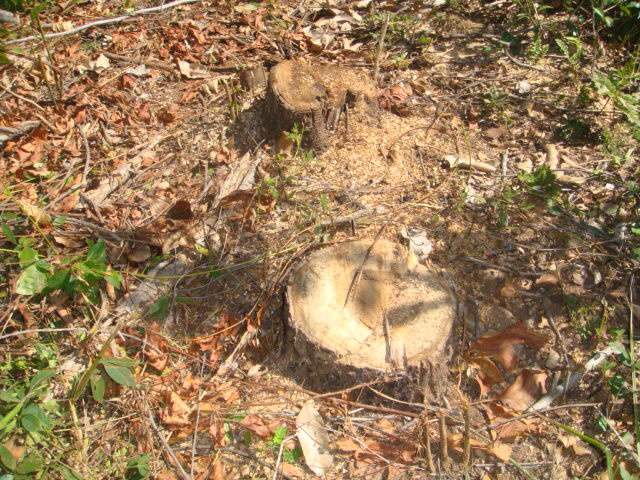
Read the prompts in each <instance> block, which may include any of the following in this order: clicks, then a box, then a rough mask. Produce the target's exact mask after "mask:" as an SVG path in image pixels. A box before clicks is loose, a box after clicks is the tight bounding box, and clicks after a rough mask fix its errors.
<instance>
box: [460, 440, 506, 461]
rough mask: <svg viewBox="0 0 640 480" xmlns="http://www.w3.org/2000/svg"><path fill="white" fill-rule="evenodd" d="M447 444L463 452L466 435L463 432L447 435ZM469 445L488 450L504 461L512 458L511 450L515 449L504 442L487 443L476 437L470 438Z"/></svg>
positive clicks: (473, 447) (476, 448) (484, 450)
mask: <svg viewBox="0 0 640 480" xmlns="http://www.w3.org/2000/svg"><path fill="white" fill-rule="evenodd" d="M447 444H448V445H449V448H450V449H451V450H454V451H456V452H457V453H459V454H462V452H463V448H464V435H463V434H462V433H451V434H449V436H448V437H447ZM469 446H470V447H471V448H472V449H474V450H481V451H483V452H487V453H489V454H491V455H493V456H494V457H496V458H497V459H498V460H500V461H503V462H506V461H508V460H509V458H511V451H512V449H513V448H512V447H511V446H510V445H507V444H505V443H502V442H494V443H493V444H491V445H486V444H484V443H483V442H481V441H480V440H477V439H475V438H469Z"/></svg>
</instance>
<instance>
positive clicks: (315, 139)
mask: <svg viewBox="0 0 640 480" xmlns="http://www.w3.org/2000/svg"><path fill="white" fill-rule="evenodd" d="M374 97H375V86H374V84H373V83H372V81H371V80H370V79H369V78H368V77H367V76H365V75H363V74H361V73H360V72H358V71H356V70H354V69H350V68H345V67H341V66H336V65H320V64H317V65H312V64H309V63H305V62H303V61H301V60H285V61H283V62H280V63H279V64H277V65H276V66H275V67H273V68H272V69H271V72H270V73H269V81H268V85H267V95H266V116H267V119H266V120H267V126H268V127H269V128H272V129H273V134H274V136H276V137H277V136H278V135H280V134H281V133H282V132H283V131H290V130H291V129H292V128H293V126H294V125H296V124H297V125H298V126H299V127H300V128H302V129H303V131H304V142H305V145H306V146H308V147H311V148H313V149H314V150H316V151H322V150H324V149H326V148H327V146H328V145H329V142H330V139H331V135H332V133H333V130H334V129H335V128H336V126H337V125H338V121H339V119H340V115H341V113H342V111H343V110H344V108H345V104H347V103H355V102H356V101H359V100H363V99H373V98H374Z"/></svg>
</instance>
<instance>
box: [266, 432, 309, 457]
mask: <svg viewBox="0 0 640 480" xmlns="http://www.w3.org/2000/svg"><path fill="white" fill-rule="evenodd" d="M287 434H288V429H287V427H286V426H284V425H281V426H279V427H278V428H276V429H275V431H274V432H273V437H271V440H270V441H269V445H270V446H271V449H272V450H273V451H274V452H276V453H277V452H278V451H279V450H280V446H281V445H282V443H283V442H284V441H285V440H286V438H287ZM301 457H302V450H300V448H299V447H295V448H288V447H284V448H283V450H282V458H283V460H284V461H285V462H287V463H297V462H298V461H299V460H300V458H301Z"/></svg>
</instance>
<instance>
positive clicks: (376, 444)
mask: <svg viewBox="0 0 640 480" xmlns="http://www.w3.org/2000/svg"><path fill="white" fill-rule="evenodd" d="M334 446H335V448H336V449H337V450H339V451H341V452H345V453H352V454H354V456H355V458H356V460H359V461H364V462H376V461H378V460H380V457H384V458H386V459H389V460H391V459H392V460H394V461H396V462H398V463H411V462H412V461H413V460H414V458H415V455H416V449H415V447H414V446H413V445H410V444H408V443H404V442H389V441H388V440H385V441H381V440H378V439H375V438H364V439H362V440H359V441H356V440H354V439H353V438H349V437H344V438H341V439H338V440H337V441H336V442H335V443H334Z"/></svg>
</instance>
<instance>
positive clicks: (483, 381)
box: [469, 356, 504, 396]
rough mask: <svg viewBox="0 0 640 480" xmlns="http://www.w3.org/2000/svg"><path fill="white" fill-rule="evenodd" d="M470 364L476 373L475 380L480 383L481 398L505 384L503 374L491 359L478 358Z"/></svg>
mask: <svg viewBox="0 0 640 480" xmlns="http://www.w3.org/2000/svg"><path fill="white" fill-rule="evenodd" d="M469 363H470V367H471V368H472V369H473V371H474V373H475V375H474V379H475V380H476V382H477V383H478V388H479V389H480V396H483V395H485V394H487V393H489V392H490V391H491V387H493V386H494V385H497V384H499V383H502V382H504V377H503V375H502V372H500V370H499V369H498V367H496V364H495V363H493V361H492V360H491V359H490V358H487V357H482V356H478V357H475V358H473V359H472V360H471V361H470V362H469Z"/></svg>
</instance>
